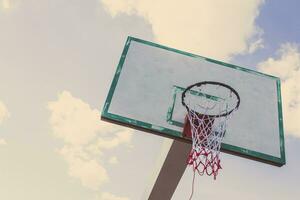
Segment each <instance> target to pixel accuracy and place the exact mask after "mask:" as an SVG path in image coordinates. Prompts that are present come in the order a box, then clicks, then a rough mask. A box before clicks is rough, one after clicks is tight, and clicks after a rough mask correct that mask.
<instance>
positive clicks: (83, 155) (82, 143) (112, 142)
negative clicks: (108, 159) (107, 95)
mask: <svg viewBox="0 0 300 200" xmlns="http://www.w3.org/2000/svg"><path fill="white" fill-rule="evenodd" d="M47 107H48V109H49V111H50V113H51V114H50V119H49V123H50V125H51V128H52V134H53V135H54V136H55V137H56V138H59V139H62V140H63V141H64V146H63V147H62V148H60V149H59V150H58V153H59V154H60V155H61V156H63V158H64V159H65V160H66V162H67V164H68V166H69V169H68V174H69V175H70V176H71V177H73V178H76V179H79V180H80V181H81V183H82V185H83V186H85V187H87V188H90V189H92V190H99V188H100V187H101V185H103V184H104V183H106V182H108V181H109V176H108V173H107V169H106V168H105V166H104V165H103V164H102V163H101V160H100V158H101V157H100V156H99V155H104V153H105V151H108V150H112V149H114V148H117V147H119V146H120V145H124V144H126V145H130V142H131V136H132V133H131V132H132V130H130V129H127V128H123V127H121V126H117V125H113V124H110V123H106V122H103V121H100V115H99V111H98V110H96V109H92V108H91V107H90V106H89V104H87V103H85V102H84V101H82V100H81V99H79V98H76V97H73V96H72V94H71V93H70V92H68V91H63V92H62V93H60V94H59V95H58V99H57V100H56V101H52V102H49V103H48V106H47ZM115 164H117V163H116V162H115Z"/></svg>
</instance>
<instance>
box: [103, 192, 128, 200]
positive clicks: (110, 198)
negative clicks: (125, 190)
mask: <svg viewBox="0 0 300 200" xmlns="http://www.w3.org/2000/svg"><path fill="white" fill-rule="evenodd" d="M99 200H129V198H127V197H118V196H116V195H114V194H111V193H108V192H103V193H102V194H101V197H100V198H99Z"/></svg>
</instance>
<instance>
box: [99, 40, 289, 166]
mask: <svg viewBox="0 0 300 200" xmlns="http://www.w3.org/2000/svg"><path fill="white" fill-rule="evenodd" d="M131 41H134V42H139V43H142V44H145V45H149V46H153V47H157V48H160V49H165V50H168V51H172V52H176V53H179V54H182V55H186V56H190V57H194V58H197V59H202V60H206V61H208V62H211V63H216V64H219V65H222V66H225V67H230V68H234V69H237V70H241V71H244V72H247V73H251V74H255V75H258V76H263V77H268V78H271V79H275V80H276V83H277V101H278V122H279V135H278V137H279V140H280V157H274V156H271V155H267V154H264V153H260V152H256V151H252V150H249V149H245V148H241V147H237V146H233V145H229V144H225V143H222V148H221V151H223V152H227V153H230V154H234V155H238V156H241V157H246V158H249V159H253V160H257V161H261V162H265V163H269V164H272V165H276V166H282V165H284V164H285V162H286V161H285V147H284V130H283V117H282V102H281V91H280V79H279V78H277V77H275V76H271V75H267V74H264V73H261V72H257V71H254V70H250V69H247V68H243V67H239V66H236V65H232V64H228V63H224V62H221V61H217V60H213V59H211V58H206V57H203V56H198V55H195V54H191V53H187V52H184V51H180V50H177V49H173V48H169V47H166V46H162V45H159V44H156V43H153V42H149V41H145V40H141V39H138V38H134V37H128V38H127V41H126V43H125V47H124V49H123V52H122V56H121V58H120V61H119V64H118V67H117V70H116V73H115V76H114V78H113V81H112V83H111V87H110V90H109V92H108V95H107V98H106V101H105V104H104V107H103V110H102V114H101V119H103V120H106V121H110V122H114V123H117V124H122V125H125V126H128V127H132V128H135V129H138V130H143V131H147V132H150V133H154V134H158V135H161V136H164V137H169V138H172V139H178V140H182V141H185V142H191V141H190V139H188V138H184V137H182V133H181V132H179V131H175V130H172V129H168V128H164V127H161V126H157V125H154V124H150V123H146V122H142V121H138V120H136V119H130V118H127V117H123V116H119V115H116V114H113V113H109V106H110V103H111V101H112V98H113V94H114V91H115V88H116V86H117V82H118V79H119V77H120V73H121V71H122V67H123V64H124V61H125V59H126V55H127V52H128V49H129V47H130V43H131ZM178 88H179V87H178ZM175 95H176V94H175ZM173 97H174V96H173ZM175 98H176V96H175ZM216 98H218V97H216ZM169 109H171V108H169ZM170 117H171V118H172V116H170V113H169V114H168V115H167V119H168V118H169V119H170ZM175 123H176V122H175ZM179 123H180V122H179ZM174 125H176V124H174ZM177 125H178V126H182V124H177Z"/></svg>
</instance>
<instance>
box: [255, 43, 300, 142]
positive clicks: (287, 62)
mask: <svg viewBox="0 0 300 200" xmlns="http://www.w3.org/2000/svg"><path fill="white" fill-rule="evenodd" d="M277 54H278V55H277V58H269V59H267V60H266V61H264V62H261V63H260V64H259V65H258V68H259V70H260V71H262V72H265V73H268V74H273V75H275V76H278V77H280V78H281V81H282V84H281V85H282V86H281V90H282V98H283V100H282V101H283V113H284V116H283V117H284V127H285V130H286V131H287V133H288V134H293V135H295V136H298V137H300V126H299V119H300V84H299V83H300V51H299V46H297V45H296V44H290V43H286V44H284V45H282V46H281V48H280V49H279V50H278V52H277Z"/></svg>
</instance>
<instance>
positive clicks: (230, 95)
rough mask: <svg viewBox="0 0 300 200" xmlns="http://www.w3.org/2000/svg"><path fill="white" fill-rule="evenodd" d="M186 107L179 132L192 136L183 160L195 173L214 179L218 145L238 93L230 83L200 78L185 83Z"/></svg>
mask: <svg viewBox="0 0 300 200" xmlns="http://www.w3.org/2000/svg"><path fill="white" fill-rule="evenodd" d="M182 105H183V106H185V107H186V109H187V116H186V119H185V125H184V131H183V135H184V136H185V137H191V138H192V149H191V152H190V154H189V157H188V159H187V164H188V165H191V166H192V167H193V171H194V173H195V172H198V174H200V175H203V174H207V175H209V176H211V175H213V176H214V179H216V177H217V175H218V171H219V169H222V167H221V164H220V158H219V153H220V148H221V143H222V139H223V137H224V135H225V131H226V122H227V120H228V119H229V117H230V115H231V114H232V113H233V112H234V111H235V110H237V109H238V107H239V105H240V97H239V94H238V93H237V92H236V91H235V90H234V89H233V88H232V87H230V86H228V85H226V84H224V83H220V82H214V81H204V82H199V83H196V84H193V85H191V86H189V87H187V88H186V89H185V90H184V92H183V93H182Z"/></svg>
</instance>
